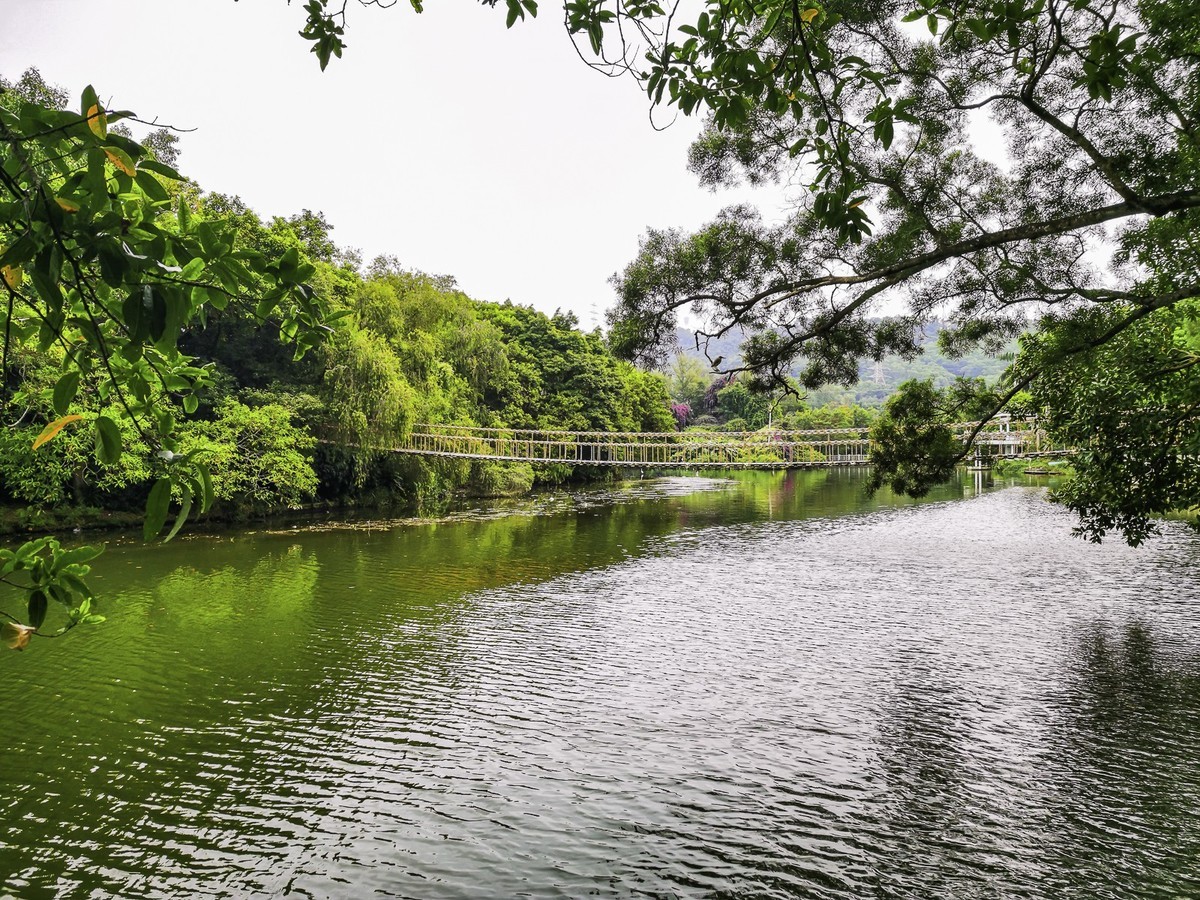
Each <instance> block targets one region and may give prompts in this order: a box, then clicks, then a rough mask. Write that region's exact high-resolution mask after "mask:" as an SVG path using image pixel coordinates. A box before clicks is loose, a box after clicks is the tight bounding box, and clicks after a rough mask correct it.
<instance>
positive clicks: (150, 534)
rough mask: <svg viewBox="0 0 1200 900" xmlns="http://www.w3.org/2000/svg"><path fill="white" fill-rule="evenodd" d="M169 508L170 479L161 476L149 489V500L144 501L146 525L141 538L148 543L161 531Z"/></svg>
mask: <svg viewBox="0 0 1200 900" xmlns="http://www.w3.org/2000/svg"><path fill="white" fill-rule="evenodd" d="M170 506H171V479H170V478H167V477H166V476H163V477H162V478H160V479H158V481H156V482H154V487H152V488H151V489H150V498H149V499H148V500H147V501H146V524H145V525H144V526H143V528H142V537H143V538H144V539H145V540H147V541H149V540H153V539H154V537H155V535H157V534H158V533H159V532H160V531H162V528H163V525H165V524H166V521H167V510H168V509H169V508H170Z"/></svg>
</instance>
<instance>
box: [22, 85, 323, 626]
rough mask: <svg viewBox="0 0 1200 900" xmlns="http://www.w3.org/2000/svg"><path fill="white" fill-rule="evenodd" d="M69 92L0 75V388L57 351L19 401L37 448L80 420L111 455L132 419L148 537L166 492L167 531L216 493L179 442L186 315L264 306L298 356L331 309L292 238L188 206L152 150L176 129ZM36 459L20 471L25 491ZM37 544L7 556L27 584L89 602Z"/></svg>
mask: <svg viewBox="0 0 1200 900" xmlns="http://www.w3.org/2000/svg"><path fill="white" fill-rule="evenodd" d="M65 102H66V98H65V96H64V95H63V94H62V92H60V91H57V90H55V89H53V88H50V87H48V86H47V85H46V84H45V82H44V81H43V80H42V79H41V77H40V75H38V73H37V72H36V71H32V70H31V71H30V72H28V73H26V75H25V77H24V78H23V79H22V80H21V81H20V82H19V83H18V84H16V85H11V84H8V83H7V82H2V83H0V334H2V339H0V340H2V345H0V376H2V380H0V400H3V408H4V409H5V410H8V409H11V408H13V406H15V403H14V401H17V402H20V400H21V397H20V395H21V394H22V393H23V392H24V393H25V394H26V395H28V393H29V390H28V385H27V384H25V383H24V381H23V379H22V373H21V371H20V368H19V363H18V359H19V358H20V357H25V358H28V357H29V356H30V355H31V354H43V355H49V356H50V358H52V359H55V360H57V361H58V364H59V369H60V370H59V372H58V373H57V375H56V377H55V380H54V382H53V386H52V387H51V388H50V389H49V391H48V392H44V393H48V398H49V404H50V410H51V411H50V412H49V413H46V412H45V408H44V404H38V403H33V404H28V403H26V405H27V408H28V409H30V410H31V411H32V412H33V417H32V418H30V419H29V420H28V421H30V422H33V423H37V424H44V427H42V428H41V431H40V433H39V434H38V435H37V437H36V438H35V439H34V440H33V442H32V444H31V449H32V450H33V451H34V452H37V451H38V450H39V448H41V447H43V446H52V445H53V442H54V441H55V440H56V439H59V440H62V439H63V437H64V435H69V434H70V433H71V430H72V429H74V430H75V431H76V433H78V431H79V429H81V428H82V427H83V425H84V424H85V423H86V425H87V426H88V432H89V433H90V434H89V436H90V441H89V443H93V445H94V452H95V455H96V457H97V458H98V460H99V462H100V463H101V464H103V465H107V466H112V465H115V464H117V463H119V462H120V460H121V457H122V456H123V454H124V452H125V450H126V449H127V447H128V446H129V444H130V443H131V442H130V441H129V440H128V438H127V434H128V428H129V427H132V429H133V431H134V432H136V436H137V440H138V441H140V442H141V443H142V444H143V445H144V446H145V448H147V449H148V450H149V451H150V452H151V453H152V456H151V457H150V459H151V467H152V471H151V472H150V475H151V477H153V478H155V479H156V480H155V482H154V486H153V487H152V488H151V490H150V493H149V497H148V499H147V506H146V529H145V530H146V534H147V536H153V535H154V534H157V533H158V532H159V531H160V530H161V529H162V527H163V526H164V525H165V523H166V521H167V518H168V514H169V506H170V499H171V496H172V495H173V494H174V495H175V496H177V497H178V498H179V499H180V506H179V511H178V512H177V513H176V516H175V524H174V526H173V528H172V530H171V532H170V533H169V535H168V539H169V538H170V536H173V535H174V534H175V532H176V531H178V529H179V527H180V526H181V525H182V524H183V522H184V521H185V520H186V518H187V516H188V514H189V512H190V510H191V508H192V506H193V504H196V505H198V506H199V507H200V508H201V509H202V510H203V509H205V508H207V507H208V505H209V504H210V503H211V501H212V498H213V490H212V483H211V478H210V475H209V471H208V468H207V466H206V464H205V462H204V460H203V458H202V456H201V455H200V454H198V453H195V452H180V434H179V428H178V422H179V411H180V410H182V411H183V412H185V413H193V412H195V411H196V410H197V408H198V406H199V402H200V393H201V391H202V389H203V388H204V386H205V384H206V381H207V377H208V373H207V372H206V370H205V369H204V368H203V367H200V366H197V365H195V361H194V360H193V359H192V358H191V357H190V356H189V355H188V354H187V353H185V352H183V351H182V350H181V348H180V346H179V344H180V337H181V335H182V334H183V331H184V329H186V328H188V327H190V326H192V325H193V324H194V323H197V322H201V323H202V322H204V321H205V319H206V317H207V315H208V313H209V311H210V310H216V311H221V310H226V309H237V310H243V311H245V312H246V313H247V314H251V315H253V316H255V317H256V318H257V319H259V320H260V321H265V320H267V319H268V318H272V317H273V319H274V321H275V322H276V323H277V327H278V330H279V332H280V333H281V334H282V335H283V336H284V337H285V338H287V339H288V340H289V341H290V342H292V343H293V344H294V346H295V354H296V356H297V357H299V356H302V355H303V353H304V351H305V350H307V349H309V348H310V347H312V346H313V345H315V344H316V343H317V342H318V340H319V339H320V337H321V336H322V333H323V331H324V325H323V321H322V320H323V316H324V309H323V306H322V304H321V303H320V302H319V301H318V300H317V298H316V296H315V293H314V291H313V289H312V287H311V286H310V285H308V284H307V279H308V278H309V277H310V276H311V275H312V274H313V272H314V268H313V267H312V266H311V265H310V264H308V263H306V262H304V261H303V260H301V258H300V255H299V253H298V252H297V251H295V250H289V251H288V252H285V253H283V254H282V255H280V256H278V257H268V256H267V255H264V254H262V253H257V252H251V251H246V250H239V249H235V248H234V243H235V235H234V234H233V232H232V229H231V228H230V227H229V226H228V225H227V223H225V222H222V221H221V220H219V219H212V218H206V217H205V216H203V215H195V214H194V212H193V209H192V206H191V203H190V196H189V194H190V191H189V189H188V187H187V185H186V183H185V182H184V181H183V179H182V177H181V176H180V175H179V173H178V172H176V171H175V169H174V168H173V167H172V166H170V165H168V164H167V163H166V162H164V161H162V159H159V158H156V155H155V152H154V149H152V146H157V147H158V148H159V149H160V151H165V152H164V153H163V155H164V156H167V155H169V151H170V149H171V145H170V142H169V141H162V140H160V141H158V142H157V143H156V144H153V145H152V146H147V145H144V144H140V143H138V142H136V141H134V140H132V139H131V138H130V137H129V136H128V132H126V131H124V129H123V127H122V126H120V125H119V124H118V123H120V122H121V121H122V120H136V119H135V117H134V116H133V115H132V114H131V113H128V112H125V111H119V110H108V109H105V108H104V106H103V104H101V102H100V101H99V99H98V96H97V94H96V91H95V90H94V89H92V88H91V87H90V86H89V87H87V88H86V89H85V90H84V91H83V96H82V98H81V100H80V105H79V111H78V112H73V111H69V110H67V109H66V108H65ZM10 365H12V366H13V367H14V369H16V370H15V371H14V369H10ZM34 380H35V381H36V379H34ZM10 404H13V405H10ZM88 406H90V409H86V408H85V407H88ZM85 412H91V413H94V414H93V415H85ZM9 424H12V423H9ZM123 429H125V430H124V431H123ZM8 449H10V450H11V449H12V448H8ZM86 455H87V454H80V453H79V452H78V447H75V448H74V452H73V453H72V452H67V453H65V454H60V455H59V456H58V458H57V459H56V460H55V461H54V464H52V465H51V466H48V467H47V468H53V467H54V466H55V465H57V466H58V467H59V468H60V470H64V469H70V470H72V475H73V476H78V474H79V472H80V469H81V468H83V467H85V466H86V463H85V461H84V460H83V459H82V458H81V456H86ZM29 472H30V470H29V468H28V467H26V469H25V470H24V474H23V475H19V476H18V478H17V483H18V488H17V489H18V490H20V491H22V492H23V493H24V494H25V495H26V496H29V495H30V493H31V491H32V490H33V489H32V487H31V485H30V483H29V482H30V478H29V477H28V475H29ZM42 487H43V488H46V485H45V484H43V485H42ZM42 549H44V550H45V551H46V552H48V553H49V554H50V556H49V557H48V559H49V562H47V561H45V560H43V559H42V558H41V557H37V556H35V557H31V559H32V562H29V560H28V559H27V558H26V557H24V556H21V555H20V554H19V553H18V556H17V557H13V558H12V559H10V560H9V562H10V563H11V562H13V561H14V560H16V561H17V562H16V563H14V564H17V565H21V566H25V565H26V563H28V567H27V568H28V571H29V572H30V573H31V574H32V576H33V578H34V582H33V586H32V587H26V588H25V589H26V590H27V591H34V592H35V593H37V592H42V593H41V594H40V596H43V597H44V596H45V595H46V594H47V593H48V594H49V595H50V596H53V597H54V598H55V599H58V600H60V601H62V602H63V603H64V604H66V605H68V606H69V607H71V608H72V609H73V610H80V609H82V601H81V603H80V605H72V601H71V597H72V596H83V597H84V598H85V599H86V600H87V602H89V603H90V595H85V594H83V593H82V591H83V589H84V588H85V587H86V585H85V584H84V583H83V582H82V581H80V579H81V578H82V574H86V572H84V573H82V574H81V573H80V572H78V571H74V570H72V569H70V567H69V565H60V564H59V563H58V562H56V560H58V559H59V557H58V556H57V555H56V552H57V551H56V550H55V548H54V547H51V546H50V545H49V544H46V545H44V546H43V548H42ZM72 552H73V553H74V552H76V551H72ZM77 582H78V583H77ZM30 596H31V597H32V596H33V594H31V595H30ZM32 611H33V610H32V608H31V613H32ZM30 618H31V619H32V618H33V616H32V614H31V615H30ZM72 621H88V614H87V613H86V612H84V613H80V614H79V615H78V616H77V617H76V618H75V619H72ZM33 627H34V628H35V629H36V628H37V625H34V626H33Z"/></svg>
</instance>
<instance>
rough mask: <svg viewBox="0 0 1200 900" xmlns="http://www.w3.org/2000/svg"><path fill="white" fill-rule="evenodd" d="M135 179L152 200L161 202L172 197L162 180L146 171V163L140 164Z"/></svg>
mask: <svg viewBox="0 0 1200 900" xmlns="http://www.w3.org/2000/svg"><path fill="white" fill-rule="evenodd" d="M134 180H135V181H136V182H137V183H138V187H140V188H141V189H142V190H143V191H145V192H146V196H147V197H149V198H150V199H151V200H154V201H158V202H161V201H164V200H170V199H171V195H170V194H168V193H167V189H166V188H165V187H163V186H162V182H160V181H159V180H158V179H157V178H155V177H154V176H153V175H151V174H150V173H149V172H147V171H146V168H145V163H143V164H142V165H141V166H139V168H138V170H137V174H136V175H134Z"/></svg>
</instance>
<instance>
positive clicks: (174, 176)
mask: <svg viewBox="0 0 1200 900" xmlns="http://www.w3.org/2000/svg"><path fill="white" fill-rule="evenodd" d="M138 168H139V169H145V170H146V171H147V172H153V173H154V174H155V175H161V176H162V177H163V178H169V179H171V180H172V181H183V180H184V178H183V176H182V175H180V174H179V173H178V172H176V171H175V170H174V169H172V168H171V167H170V166H168V165H167V164H166V163H160V162H159V161H158V160H155V159H143V160H142V161H141V162H139V163H138ZM181 205H184V206H186V205H187V204H181Z"/></svg>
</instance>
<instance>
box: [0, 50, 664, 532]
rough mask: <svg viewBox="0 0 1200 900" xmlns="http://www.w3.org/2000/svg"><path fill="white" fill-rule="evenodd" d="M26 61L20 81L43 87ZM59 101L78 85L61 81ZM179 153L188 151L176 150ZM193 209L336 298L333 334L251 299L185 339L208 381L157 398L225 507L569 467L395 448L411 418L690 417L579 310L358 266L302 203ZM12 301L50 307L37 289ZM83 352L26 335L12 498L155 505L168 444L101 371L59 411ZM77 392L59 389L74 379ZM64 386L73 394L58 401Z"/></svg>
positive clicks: (10, 445) (29, 92)
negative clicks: (268, 208) (299, 343)
mask: <svg viewBox="0 0 1200 900" xmlns="http://www.w3.org/2000/svg"><path fill="white" fill-rule="evenodd" d="M47 90H48V89H47V88H46V87H45V85H43V84H41V82H40V79H39V78H38V76H37V75H36V73H27V74H26V76H25V78H24V79H23V80H22V82H21V83H20V84H19V85H17V86H16V90H15V91H13V93H14V94H15V95H23V96H36V95H44V94H45V93H46V91H47ZM57 99H58V100H59V101H60V102H61V101H62V100H63V99H64V98H62V97H61V96H58V97H57ZM172 161H174V160H173V159H172ZM171 199H172V202H174V203H176V204H179V205H181V206H185V207H186V208H187V210H188V215H189V217H190V219H191V221H192V222H194V223H197V227H199V225H200V224H202V223H219V225H220V227H221V228H222V229H224V231H225V233H226V234H227V235H229V237H230V239H231V241H230V245H229V253H231V254H255V255H259V256H262V257H263V258H281V257H283V256H285V255H287V254H289V253H291V254H294V255H295V258H296V260H297V266H298V267H301V268H303V269H305V270H308V269H311V271H308V272H307V274H308V283H309V284H310V285H311V288H312V290H313V292H314V295H315V296H319V297H321V298H323V299H324V301H325V304H326V306H325V309H324V314H325V318H326V321H329V322H336V328H335V329H334V330H332V331H331V332H330V333H329V334H328V336H327V337H326V339H325V340H323V341H321V342H320V343H319V344H318V345H317V346H316V347H315V349H313V350H312V351H311V352H308V353H306V354H305V355H304V356H303V357H301V358H299V359H297V358H296V354H295V353H294V351H293V349H292V348H290V347H288V346H287V345H286V343H285V342H284V341H281V340H280V338H281V336H283V337H286V335H281V326H280V324H279V323H276V322H270V321H263V320H262V318H261V317H260V316H259V315H257V314H256V310H255V309H253V308H251V307H249V306H247V305H244V304H229V305H225V306H224V308H212V309H209V310H207V312H206V315H204V316H203V317H196V318H194V319H193V320H192V321H191V322H189V323H187V324H186V325H183V327H181V329H180V333H179V335H178V339H177V345H178V348H179V350H180V351H181V352H182V354H184V355H185V356H187V357H189V358H190V359H191V363H190V364H191V366H192V367H193V368H195V369H197V370H200V371H201V372H202V373H203V374H202V377H203V388H202V389H201V390H197V391H196V392H194V393H186V394H184V395H183V396H182V397H176V396H173V395H172V393H171V392H167V393H165V394H164V395H162V396H160V397H157V398H156V413H159V414H161V412H162V411H163V410H164V409H170V410H171V411H172V413H173V414H174V416H175V417H176V419H177V424H176V426H175V432H174V434H173V438H174V442H175V443H174V446H173V447H172V449H171V452H173V453H177V454H180V455H187V454H189V453H191V452H193V451H199V457H198V458H201V459H204V460H205V461H206V462H207V465H208V469H209V475H210V477H211V481H212V484H213V486H214V487H213V490H214V493H215V498H216V500H217V501H218V505H222V504H223V505H224V506H225V507H226V509H230V508H241V509H269V508H274V507H289V506H297V505H300V504H302V503H305V502H306V501H309V500H312V499H314V498H319V499H324V500H330V501H338V502H357V501H362V500H364V499H373V500H380V499H387V500H389V501H392V502H394V501H396V500H400V501H406V500H414V499H429V498H430V497H433V496H444V495H445V494H447V493H449V492H450V491H453V490H455V489H457V488H460V487H464V486H466V487H469V488H470V489H472V490H474V491H476V492H478V493H484V494H507V493H514V492H519V491H521V490H527V489H528V488H529V487H530V486H531V485H532V484H533V483H534V482H535V481H537V480H561V479H563V478H565V477H568V476H569V475H571V472H570V470H569V469H564V468H562V467H546V466H541V467H538V468H537V469H536V470H535V469H534V468H533V467H531V466H529V465H522V464H515V465H505V464H501V463H486V462H465V461H454V460H442V461H438V460H428V459H413V458H406V457H397V456H395V455H392V454H388V453H386V452H383V451H384V450H385V449H386V448H388V447H392V446H396V445H398V444H400V443H401V442H402V441H403V440H404V438H405V437H406V435H407V432H408V429H409V428H410V426H411V425H412V424H413V423H416V422H424V423H454V424H462V425H486V426H496V427H517V428H562V429H568V430H598V431H599V430H617V431H642V430H645V431H659V430H665V429H666V430H669V429H672V428H673V427H674V420H673V418H672V417H671V415H670V411H669V408H668V403H667V395H666V390H665V383H664V379H662V378H661V377H659V376H655V375H652V374H648V373H645V372H642V371H639V370H638V369H636V368H634V367H633V366H632V365H630V364H629V363H625V362H620V361H618V360H616V359H615V358H614V357H613V356H612V354H611V353H610V352H609V350H608V348H607V346H606V345H605V342H604V340H603V338H602V337H601V335H600V334H599V332H594V333H592V334H585V333H583V332H581V331H580V330H579V328H578V323H577V321H576V320H575V319H574V318H573V317H572V316H571V315H569V314H567V315H562V314H559V315H555V316H546V315H544V314H542V313H539V312H536V311H534V310H533V309H531V308H527V307H523V306H517V305H513V304H511V303H505V304H503V305H500V304H491V303H480V302H476V301H474V300H472V299H471V298H469V297H467V296H466V295H465V294H463V293H462V292H460V291H458V290H456V289H455V286H454V282H453V280H452V279H449V278H444V277H443V278H437V277H432V276H429V275H424V274H421V273H416V272H409V271H405V270H404V269H402V268H401V267H400V266H399V265H398V264H397V263H396V262H395V260H387V259H380V260H376V261H375V262H374V263H372V264H371V265H370V266H369V267H367V268H366V270H365V271H360V266H359V265H358V262H357V260H355V259H353V258H351V257H348V256H347V255H345V254H343V253H341V252H340V251H339V250H338V248H337V247H336V246H335V245H334V243H333V242H332V240H331V239H330V226H329V223H327V222H326V221H325V220H324V219H323V218H322V217H321V216H320V215H315V214H313V213H311V212H308V211H305V212H303V213H301V214H299V215H296V216H292V217H290V218H274V219H271V220H268V221H264V220H263V219H261V218H260V217H259V216H258V215H257V214H255V213H254V212H253V211H251V210H249V209H247V208H246V207H245V205H244V204H242V203H241V202H240V201H239V200H238V199H237V198H232V197H227V196H224V195H221V194H205V193H203V192H201V191H199V190H197V189H196V188H194V187H193V186H191V185H183V186H181V187H180V188H178V189H177V191H176V193H175V195H174V196H173V197H172V198H171ZM13 301H14V306H13V312H12V315H11V317H9V318H7V319H6V321H10V322H12V323H13V324H14V325H17V326H19V325H20V323H22V322H24V321H26V320H27V319H32V318H33V317H34V313H33V311H32V309H31V308H30V307H29V306H27V305H26V304H25V297H24V295H23V294H21V293H19V292H18V293H16V294H15V295H14V296H13ZM66 352H67V351H66V350H65V349H64V348H63V347H62V346H61V345H60V344H57V343H55V344H51V345H49V346H47V347H45V348H41V347H39V346H36V345H34V344H32V343H30V342H23V343H18V342H13V346H12V347H11V348H10V352H9V353H8V354H7V355H6V359H5V372H4V374H5V380H4V385H3V391H4V393H3V395H2V396H0V406H2V408H3V409H4V410H5V412H6V415H8V416H9V417H10V421H6V422H5V424H6V425H7V426H8V427H7V428H5V429H4V430H3V434H0V502H7V503H21V504H29V505H30V507H31V511H30V513H29V514H28V516H27V521H29V522H30V523H31V524H33V523H36V522H37V521H38V517H39V516H41V515H44V513H45V511H46V509H47V508H48V507H52V506H58V505H61V504H66V503H73V504H76V505H84V506H91V507H102V508H105V509H113V508H134V509H140V508H141V507H142V506H143V505H144V502H145V500H146V495H147V493H148V491H149V489H150V486H151V485H152V484H153V478H154V473H155V466H154V462H155V455H156V453H159V452H160V451H161V449H162V448H161V447H158V446H156V445H155V444H154V443H153V442H150V441H147V440H146V439H145V438H144V437H143V436H142V435H141V434H139V432H138V430H137V428H136V427H135V424H134V422H132V421H129V420H128V419H126V418H123V417H122V416H121V415H120V414H119V410H116V409H114V406H115V405H116V400H115V399H114V398H111V397H110V398H109V399H108V400H107V401H106V400H105V398H104V397H103V393H102V391H101V390H100V389H99V388H98V387H96V386H95V385H93V384H91V383H89V382H87V381H81V382H80V383H79V384H78V385H76V386H75V392H74V394H73V396H72V398H71V399H70V402H69V403H67V404H66V405H65V406H64V405H63V404H62V403H61V402H59V403H58V404H57V408H56V396H55V394H56V390H55V388H56V385H57V384H58V383H59V381H60V379H61V377H62V373H63V369H64V365H63V363H64V358H65V354H66ZM59 394H60V395H61V391H60V392H59ZM58 400H61V396H60V397H59V398H58ZM68 411H69V412H70V413H71V414H74V415H79V416H80V417H81V418H80V419H79V420H78V422H77V423H76V424H74V425H73V426H67V427H66V428H64V430H63V431H62V432H61V433H60V434H59V435H58V436H57V437H56V438H55V439H54V440H51V441H49V442H47V443H46V444H45V445H44V446H41V447H39V448H38V449H37V450H34V449H32V448H33V445H34V443H35V441H36V439H37V437H38V435H39V434H40V433H41V432H42V430H43V429H44V428H45V427H46V425H47V424H48V423H50V422H52V421H55V420H56V419H58V418H59V417H60V416H61V415H64V414H66V413H67V412H68ZM100 416H106V417H107V418H108V419H109V420H110V421H112V422H114V423H119V427H121V428H122V429H123V431H122V434H121V437H122V443H123V447H124V450H123V452H122V453H121V454H120V455H119V458H117V459H115V460H113V461H105V460H104V459H102V458H100V457H98V456H97V453H96V449H95V436H94V434H93V433H92V432H91V430H90V429H88V428H87V426H88V425H89V424H90V423H93V422H95V421H96V419H97V418H98V417H100Z"/></svg>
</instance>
